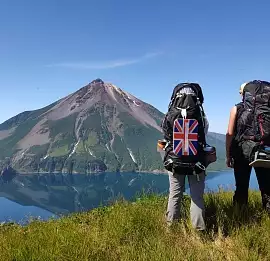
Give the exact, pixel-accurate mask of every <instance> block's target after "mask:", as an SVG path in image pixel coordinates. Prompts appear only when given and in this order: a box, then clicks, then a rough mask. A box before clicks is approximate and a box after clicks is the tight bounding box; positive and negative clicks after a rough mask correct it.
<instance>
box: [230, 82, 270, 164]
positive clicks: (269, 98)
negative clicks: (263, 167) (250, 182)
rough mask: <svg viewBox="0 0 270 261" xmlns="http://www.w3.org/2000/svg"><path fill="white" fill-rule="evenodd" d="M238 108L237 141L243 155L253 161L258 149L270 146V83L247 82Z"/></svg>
mask: <svg viewBox="0 0 270 261" xmlns="http://www.w3.org/2000/svg"><path fill="white" fill-rule="evenodd" d="M237 110H238V112H237V124H236V129H237V132H236V135H235V141H236V143H237V144H238V147H240V149H241V152H242V156H244V158H245V159H247V160H248V161H250V162H251V161H252V160H253V158H254V154H255V152H256V151H258V150H260V149H263V148H264V147H265V146H270V83H269V82H267V81H259V80H254V81H251V82H249V83H247V84H246V85H245V88H244V91H243V102H242V103H241V104H239V105H238V106H237Z"/></svg>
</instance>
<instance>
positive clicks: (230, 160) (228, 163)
mask: <svg viewBox="0 0 270 261" xmlns="http://www.w3.org/2000/svg"><path fill="white" fill-rule="evenodd" d="M226 165H227V167H228V168H233V159H232V158H231V157H227V159H226Z"/></svg>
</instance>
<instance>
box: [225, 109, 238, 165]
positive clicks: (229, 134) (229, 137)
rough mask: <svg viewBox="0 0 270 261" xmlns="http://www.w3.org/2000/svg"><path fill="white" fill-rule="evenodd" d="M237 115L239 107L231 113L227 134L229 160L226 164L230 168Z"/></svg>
mask: <svg viewBox="0 0 270 261" xmlns="http://www.w3.org/2000/svg"><path fill="white" fill-rule="evenodd" d="M236 113H237V107H236V106H234V107H233V108H232V109H231V112H230V119H229V124H228V129H227V133H226V158H227V160H226V163H227V166H228V167H232V158H231V155H230V149H231V144H232V139H233V136H234V128H235V122H236Z"/></svg>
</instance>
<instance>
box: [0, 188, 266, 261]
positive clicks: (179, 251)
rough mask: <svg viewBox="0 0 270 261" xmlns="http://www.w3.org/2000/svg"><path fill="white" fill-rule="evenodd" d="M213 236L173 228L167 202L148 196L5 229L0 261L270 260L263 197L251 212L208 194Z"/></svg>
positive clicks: (0, 232)
mask: <svg viewBox="0 0 270 261" xmlns="http://www.w3.org/2000/svg"><path fill="white" fill-rule="evenodd" d="M205 202H206V222H207V233H205V234H199V233H198V232H196V231H194V230H193V229H192V228H191V225H190V221H189V206H190V202H189V197H187V196H186V197H185V199H184V201H183V208H182V213H183V218H182V220H181V221H180V222H179V223H176V224H174V225H173V226H172V227H170V228H168V227H167V226H166V222H165V211H166V205H167V198H165V197H164V196H158V195H148V196H146V195H142V196H141V197H139V198H138V199H137V200H136V201H135V202H132V203H131V202H126V201H125V200H122V199H120V200H117V201H116V202H115V203H114V204H112V205H111V206H108V207H100V208H97V209H94V210H92V211H89V212H84V213H80V214H79V213H76V214H72V215H69V216H67V217H63V218H60V219H57V220H53V219H51V220H49V221H46V222H44V221H40V220H34V221H32V222H31V223H30V224H29V225H27V226H24V227H22V226H20V225H16V224H12V223H11V224H5V225H2V226H0V260H27V261H30V260H112V261H113V260H128V261H132V260H136V261H137V260H139V261H140V260H144V261H145V260H151V261H152V260H162V261H164V260H215V261H216V260H270V247H269V242H270V230H269V227H270V218H269V216H268V215H266V213H264V211H263V210H262V208H261V198H260V194H259V192H252V191H251V192H250V201H249V205H248V206H247V208H244V209H236V208H233V206H232V193H231V192H223V191H220V192H218V193H215V194H214V193H209V194H206V195H205Z"/></svg>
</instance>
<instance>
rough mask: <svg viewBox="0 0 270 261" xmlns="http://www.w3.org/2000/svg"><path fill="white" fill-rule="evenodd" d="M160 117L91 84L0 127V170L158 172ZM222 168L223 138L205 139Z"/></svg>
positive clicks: (117, 90) (148, 108)
mask: <svg viewBox="0 0 270 261" xmlns="http://www.w3.org/2000/svg"><path fill="white" fill-rule="evenodd" d="M163 116H164V115H163V113H161V112H160V111H159V110H157V109H156V108H154V107H153V106H151V105H150V104H147V103H145V102H143V101H141V100H139V99H138V98H136V97H134V96H133V95H131V94H129V93H127V92H125V91H123V90H121V89H120V88H118V87H117V86H115V85H113V84H111V83H104V82H103V81H102V80H101V79H96V80H94V81H92V82H91V83H90V84H88V85H86V86H84V87H83V88H81V89H79V90H78V91H77V92H75V93H73V94H70V95H68V96H67V97H65V98H63V99H61V100H59V101H56V102H55V103H53V104H51V105H49V106H47V107H45V108H42V109H39V110H35V111H26V112H23V113H20V114H18V115H17V116H15V117H13V118H11V119H9V120H7V121H6V122H4V123H2V124H1V125H0V167H3V166H5V165H7V164H10V165H11V166H12V167H13V168H15V169H16V170H17V171H19V172H29V173H36V172H49V173H52V172H62V173H71V172H73V173H82V174H83V173H92V172H103V171H109V172H118V171H120V172H129V171H146V172H158V171H162V170H163V165H162V161H161V158H160V155H159V153H157V151H156V142H157V140H158V139H160V138H162V134H161V130H160V127H159V126H160V122H161V120H162V119H163ZM207 139H208V142H209V143H210V144H211V145H214V146H216V147H217V152H218V161H217V162H216V163H215V164H212V165H211V166H210V168H209V169H212V170H219V169H224V168H225V148H224V140H225V136H224V135H222V134H216V133H209V135H208V137H207Z"/></svg>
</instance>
